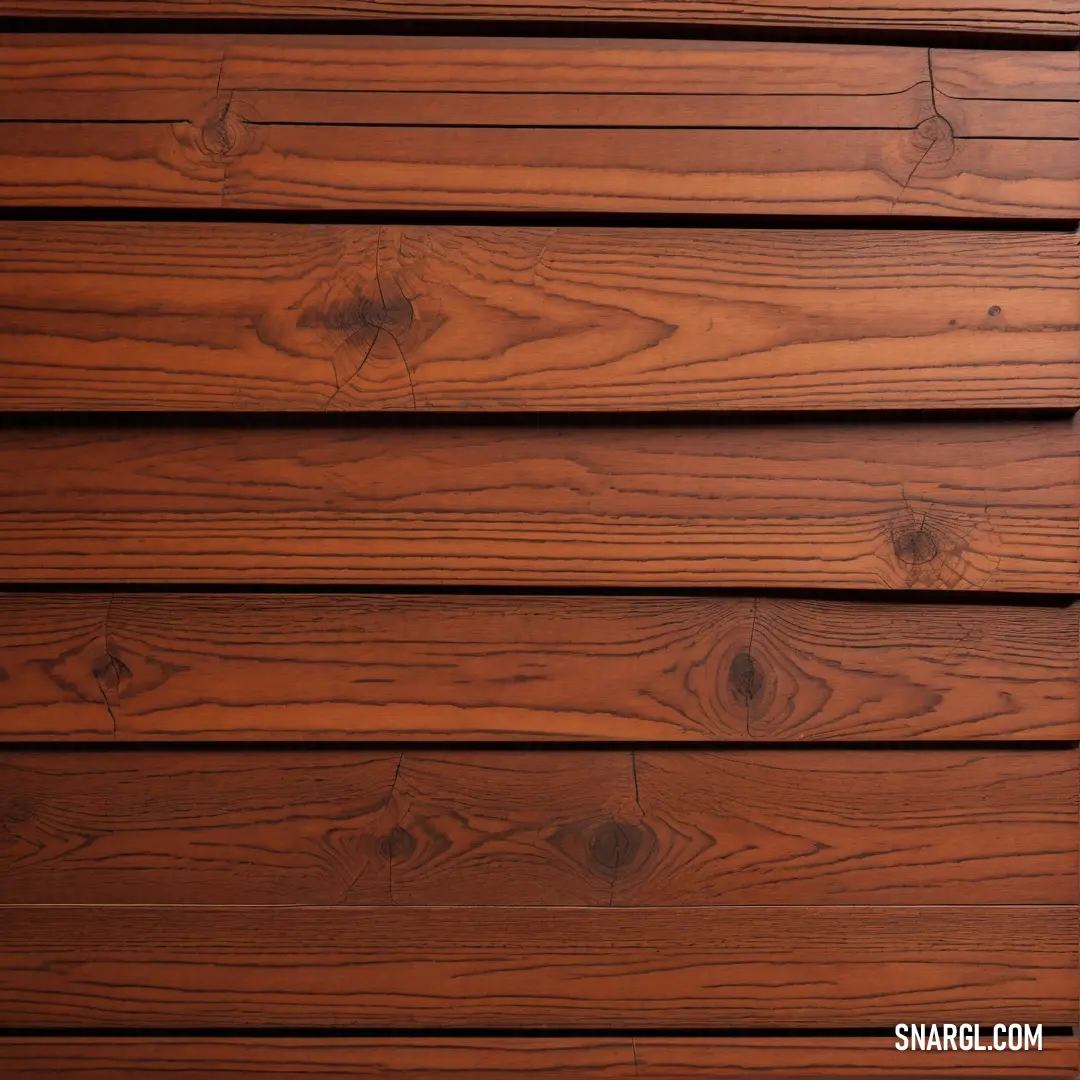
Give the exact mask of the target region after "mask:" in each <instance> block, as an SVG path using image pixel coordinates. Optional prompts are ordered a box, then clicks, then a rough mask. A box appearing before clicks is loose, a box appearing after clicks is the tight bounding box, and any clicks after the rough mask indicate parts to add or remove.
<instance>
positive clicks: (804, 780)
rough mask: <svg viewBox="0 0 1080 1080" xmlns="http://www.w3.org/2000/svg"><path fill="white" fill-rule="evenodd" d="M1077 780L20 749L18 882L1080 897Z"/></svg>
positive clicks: (998, 762) (624, 895)
mask: <svg viewBox="0 0 1080 1080" xmlns="http://www.w3.org/2000/svg"><path fill="white" fill-rule="evenodd" d="M1078 779H1080V778H1078V774H1077V771H1076V761H1075V754H1074V753H1073V752H1072V750H1067V749H1065V750H1059V749H1054V750H1045V751H1037V752H1036V751H1025V752H1016V753H1007V752H1001V751H998V752H990V753H986V752H982V753H976V752H973V751H969V750H921V751H919V752H916V753H896V752H889V751H880V750H832V751H819V752H816V753H810V754H808V753H806V752H803V751H800V750H796V749H791V750H758V751H748V750H741V749H739V750H728V751H703V752H697V753H694V752H689V751H675V750H666V751H665V750H648V751H625V750H624V751H614V750H607V751H587V750H577V751H573V752H565V751H538V750H530V751H527V752H524V753H523V752H513V751H505V750H473V751H456V752H452V751H426V752H425V751H411V752H403V753H400V754H393V753H387V752H381V753H378V754H371V753H356V752H343V751H337V750H327V751H322V752H319V751H311V750H290V751H289V752H288V754H287V755H283V754H267V753H265V752H258V751H256V752H251V751H247V752H223V751H220V750H219V751H216V752H207V751H204V750H170V751H165V752H163V751H149V752H140V753H137V754H119V755H108V756H105V755H101V754H86V753H65V754H50V753H42V752H40V751H38V752H17V751H12V750H7V751H5V753H4V754H3V756H2V757H0V790H3V791H5V793H6V796H5V800H4V802H2V803H0V870H2V872H0V903H9V904H15V903H28V904H29V903H34V904H56V903H63V902H64V901H65V900H67V899H68V898H70V897H72V896H77V897H79V899H80V901H82V902H84V903H101V904H128V903H133V902H135V903H144V904H153V903H159V904H172V903H181V904H196V905H197V904H245V903H246V904H260V905H281V904H285V905H295V904H347V905H368V906H377V905H386V904H403V905H409V906H428V907H430V906H439V907H444V906H461V907H470V908H471V907H480V906H482V907H493V906H500V905H506V906H515V907H522V906H526V907H564V908H567V907H570V908H572V907H602V906H618V907H635V908H640V907H682V906H697V907H712V906H725V907H727V906H732V905H739V904H771V905H780V906H787V905H804V904H853V903H881V904H913V905H920V904H956V903H971V904H1018V903H1055V904H1076V902H1077V900H1078V898H1080V895H1078V885H1077V874H1078V872H1080V861H1078V858H1077V844H1076V819H1077V812H1078V809H1080V800H1078ZM150 791H152V792H153V800H152V801H151V802H149V803H148V802H147V798H146V793H147V792H150Z"/></svg>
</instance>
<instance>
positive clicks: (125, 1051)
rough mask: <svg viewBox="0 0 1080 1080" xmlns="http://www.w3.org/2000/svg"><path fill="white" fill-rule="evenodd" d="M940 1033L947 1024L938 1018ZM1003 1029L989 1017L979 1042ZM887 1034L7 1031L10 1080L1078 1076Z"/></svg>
mask: <svg viewBox="0 0 1080 1080" xmlns="http://www.w3.org/2000/svg"><path fill="white" fill-rule="evenodd" d="M938 1031H939V1034H940V1032H941V1027H940V1025H939V1028H938ZM992 1040H993V1029H992V1027H991V1028H988V1027H987V1026H986V1025H982V1026H981V1027H980V1031H979V1042H980V1044H985V1043H990V1042H991V1041H992ZM894 1041H895V1040H890V1039H888V1038H877V1037H865V1036H861V1037H854V1038H852V1037H836V1036H834V1037H831V1038H828V1037H816V1038H815V1037H814V1036H810V1035H800V1036H791V1037H784V1038H767V1037H757V1038H755V1037H747V1036H731V1037H726V1038H708V1037H699V1038H688V1037H682V1038H664V1037H661V1036H656V1035H642V1036H640V1037H635V1038H633V1039H630V1038H628V1037H626V1036H620V1035H607V1036H604V1037H579V1038H566V1037H558V1038H535V1037H534V1038H528V1037H525V1038H507V1037H497V1036H496V1037H487V1038H476V1037H474V1036H467V1035H462V1036H458V1037H456V1038H455V1037H449V1038H431V1037H420V1038H416V1037H414V1038H400V1037H399V1038H393V1037H383V1038H359V1039H342V1038H337V1039H328V1038H324V1037H312V1038H258V1037H244V1036H235V1037H232V1038H197V1037H191V1038H137V1037H127V1038H125V1037H116V1036H102V1035H98V1036H95V1037H93V1038H85V1037H84V1038H80V1037H78V1036H66V1037H52V1038H41V1037H36V1038H27V1037H24V1036H13V1037H9V1038H6V1039H4V1060H3V1062H2V1063H0V1077H4V1080H31V1078H40V1077H43V1076H58V1075H63V1076H73V1077H80V1076H94V1077H99V1076H101V1075H102V1074H103V1073H105V1072H107V1073H108V1074H109V1075H110V1076H119V1077H125V1078H134V1077H155V1076H168V1077H170V1078H171V1080H203V1078H204V1077H211V1078H213V1077H233V1076H249V1075H257V1076H260V1077H265V1076H273V1077H276V1078H278V1080H301V1078H303V1080H307V1078H308V1077H315V1076H320V1077H322V1076H331V1077H341V1076H348V1077H350V1078H352V1080H388V1078H394V1080H428V1078H429V1077H440V1078H442V1080H474V1078H475V1077H476V1076H477V1075H481V1076H485V1077H500V1078H502V1077H514V1078H516V1080H552V1078H562V1077H565V1076H567V1075H570V1076H573V1077H577V1078H580V1080H632V1078H634V1077H646V1078H649V1077H651V1078H653V1080H706V1078H709V1080H750V1078H751V1077H760V1076H762V1075H763V1073H764V1075H775V1074H776V1073H782V1074H783V1076H785V1077H790V1078H792V1080H844V1078H850V1080H870V1078H873V1077H881V1078H890V1080H901V1078H904V1077H911V1080H937V1078H940V1080H951V1078H953V1077H980V1078H981V1077H997V1076H1002V1077H1009V1078H1010V1080H1075V1076H1076V1072H1077V1068H1078V1065H1080V1056H1078V1049H1077V1043H1076V1040H1074V1039H1071V1038H1068V1037H1065V1036H1053V1035H1046V1034H1044V1035H1043V1036H1042V1049H1041V1050H1026V1051H1024V1050H1021V1051H1017V1052H1006V1053H991V1054H987V1055H984V1056H982V1057H979V1056H977V1055H976V1054H973V1053H965V1052H963V1051H961V1050H955V1051H944V1052H942V1053H925V1054H923V1053H910V1052H907V1053H905V1052H901V1051H898V1050H896V1049H895V1047H894V1046H893V1045H892V1044H893V1042H894Z"/></svg>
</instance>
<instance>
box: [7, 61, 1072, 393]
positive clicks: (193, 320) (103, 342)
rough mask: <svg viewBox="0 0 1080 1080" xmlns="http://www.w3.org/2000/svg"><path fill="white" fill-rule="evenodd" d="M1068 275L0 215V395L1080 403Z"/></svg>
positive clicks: (840, 242) (994, 261)
mask: <svg viewBox="0 0 1080 1080" xmlns="http://www.w3.org/2000/svg"><path fill="white" fill-rule="evenodd" d="M1051 55H1053V54H1051ZM135 97H136V99H137V100H142V99H143V98H142V96H141V95H138V94H137V95H135ZM658 100H664V101H666V100H667V98H664V99H658ZM666 107H667V106H666V105H665V108H666ZM1076 274H1077V251H1076V237H1075V236H1073V235H1070V234H1064V233H1062V234H1055V233H1045V234H1028V233H1020V232H1018V233H1001V232H998V233H979V232H970V233H969V232H951V233H949V232H945V233H932V232H891V231H861V230H860V231H846V230H845V231H834V230H827V231H820V230H811V231H807V232H800V231H779V230H738V229H736V230H706V229H690V230H681V229H680V230H665V229H649V228H646V229H615V228H524V229H523V228H483V227H446V226H431V227H421V226H408V227H385V228H375V227H363V226H333V225H261V224H240V223H230V224H213V223H204V224H201V225H198V226H192V225H190V224H183V225H177V224H169V223H161V222H155V223H153V224H144V223H130V222H129V223H80V222H63V223H59V222H57V223H51V222H37V221H35V222H0V400H2V402H3V408H4V409H7V410H17V409H44V410H51V409H115V408H120V409H149V410H164V409H185V410H225V409H233V410H235V409H241V410H256V409H274V410H317V409H331V410H353V409H412V408H414V407H415V408H417V409H423V410H524V409H529V410H537V409H539V410H552V409H569V408H582V409H590V410H597V409H601V410H624V409H627V408H631V407H632V408H633V409H635V410H644V409H654V410H662V409H712V408H723V409H759V408H798V409H801V410H806V409H831V408H844V409H875V408H881V407H883V406H887V407H890V408H894V409H907V408H926V407H942V406H944V407H948V408H962V407H980V406H982V407H985V406H992V407H996V408H1001V407H1006V406H1027V407H1030V406H1040V407H1042V406H1047V407H1059V408H1060V407H1069V406H1080V364H1078V363H1077V358H1078V357H1080V290H1077V288H1076Z"/></svg>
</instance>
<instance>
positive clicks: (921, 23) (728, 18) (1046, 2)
mask: <svg viewBox="0 0 1080 1080" xmlns="http://www.w3.org/2000/svg"><path fill="white" fill-rule="evenodd" d="M0 15H24V16H25V15H33V16H43V15H44V16H65V15H75V16H80V15H81V16H99V17H102V16H116V15H120V16H128V17H134V18H156V17H165V18H168V17H173V18H176V17H190V16H199V17H202V18H205V19H213V18H215V17H219V18H220V17H232V18H243V17H245V16H251V17H257V18H267V17H271V18H272V17H282V16H284V17H292V18H309V19H341V18H361V19H396V18H433V19H528V20H547V19H551V20H556V21H559V20H572V21H573V22H584V21H598V20H607V21H612V22H617V23H625V22H643V23H649V22H660V23H674V24H682V25H685V26H686V27H687V29H691V28H693V27H694V26H696V25H699V24H713V25H725V24H727V25H730V24H734V25H751V26H754V25H756V26H809V27H813V28H814V29H817V30H820V29H823V28H824V29H829V28H840V27H863V28H879V29H912V30H926V29H928V28H929V29H934V30H974V31H988V32H995V31H1004V32H1008V33H1025V34H1075V33H1076V31H1077V29H1078V27H1080V12H1078V9H1077V6H1076V4H1075V2H1074V0H996V2H994V3H992V4H990V3H972V2H970V0H966V2H965V0H949V2H948V3H942V4H934V5H929V4H927V3H925V2H918V0H894V2H893V3H889V4H884V3H880V2H879V3H875V4H867V3H865V2H860V0H813V2H811V3H800V4H797V3H792V2H790V0H789V2H778V0H766V2H758V3H754V4H752V5H750V4H745V3H738V2H736V0H464V2H462V0H2V2H0Z"/></svg>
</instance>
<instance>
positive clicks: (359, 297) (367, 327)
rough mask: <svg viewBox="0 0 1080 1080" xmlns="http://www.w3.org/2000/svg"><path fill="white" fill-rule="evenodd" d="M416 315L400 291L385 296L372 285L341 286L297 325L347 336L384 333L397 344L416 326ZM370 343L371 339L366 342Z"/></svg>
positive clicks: (299, 319) (302, 313) (303, 315)
mask: <svg viewBox="0 0 1080 1080" xmlns="http://www.w3.org/2000/svg"><path fill="white" fill-rule="evenodd" d="M414 319H415V312H414V310H413V305H412V302H411V301H410V300H409V298H408V297H407V296H405V294H404V293H403V292H402V291H401V290H400V289H389V290H387V292H386V295H385V297H384V295H383V293H381V292H380V291H379V289H378V287H377V285H375V284H373V283H369V284H367V285H365V286H363V287H360V286H355V287H352V288H350V287H338V288H334V289H332V290H330V291H329V292H328V295H327V296H326V298H325V300H324V301H323V302H322V303H321V304H320V305H318V306H314V307H309V308H305V309H304V310H303V311H302V312H301V313H300V316H299V318H298V319H297V326H298V327H301V328H308V327H312V326H321V327H323V328H324V329H326V330H331V331H333V332H335V333H340V334H344V335H346V339H347V340H351V339H352V338H353V336H354V335H360V336H361V337H363V336H364V332H367V334H369V335H371V334H374V333H377V332H378V331H380V330H383V331H385V332H386V333H387V334H389V335H390V337H392V338H394V339H395V340H397V341H400V340H401V339H403V338H404V337H405V335H406V333H407V332H408V330H409V329H410V328H411V327H412V325H413V320H414ZM369 343H370V337H369V338H367V339H366V342H359V344H362V345H364V347H365V348H366V345H367V344H369Z"/></svg>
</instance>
